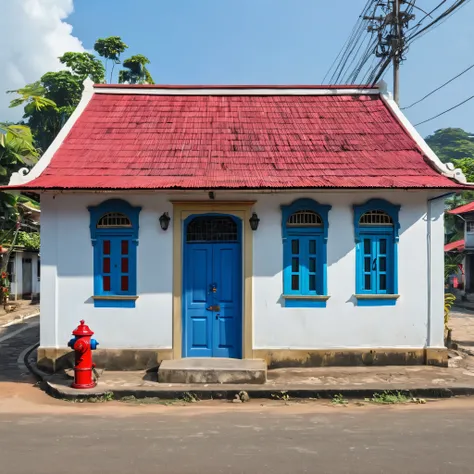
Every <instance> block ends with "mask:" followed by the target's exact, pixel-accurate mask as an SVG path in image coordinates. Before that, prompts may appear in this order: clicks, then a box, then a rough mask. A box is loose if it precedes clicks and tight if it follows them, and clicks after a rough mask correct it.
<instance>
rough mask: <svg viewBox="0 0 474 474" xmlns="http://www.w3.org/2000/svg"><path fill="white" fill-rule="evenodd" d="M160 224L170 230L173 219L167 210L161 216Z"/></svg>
mask: <svg viewBox="0 0 474 474" xmlns="http://www.w3.org/2000/svg"><path fill="white" fill-rule="evenodd" d="M159 220H160V226H161V228H162V230H168V227H169V225H170V221H171V217H170V216H169V214H168V213H167V212H164V213H163V214H162V215H161V216H160V219H159Z"/></svg>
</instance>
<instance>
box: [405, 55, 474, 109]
mask: <svg viewBox="0 0 474 474" xmlns="http://www.w3.org/2000/svg"><path fill="white" fill-rule="evenodd" d="M472 68H474V64H471V65H470V66H469V67H468V68H466V69H464V71H462V72H460V73H459V74H458V75H457V76H454V77H452V78H451V79H450V80H449V81H447V82H445V83H444V84H442V85H440V86H439V87H437V88H436V89H434V90H432V91H431V92H430V93H428V94H426V95H425V96H424V97H422V98H421V99H420V100H417V101H416V102H413V104H410V105H408V106H406V107H402V110H406V109H410V108H411V107H413V106H414V105H416V104H419V103H420V102H422V101H424V100H425V99H427V98H428V97H429V96H430V95H433V94H434V93H435V92H438V91H439V90H440V89H442V88H443V87H445V86H447V85H448V84H450V83H451V82H453V81H454V80H456V79H457V78H458V77H461V76H462V75H463V74H465V73H466V72H468V71H470V70H471V69H472Z"/></svg>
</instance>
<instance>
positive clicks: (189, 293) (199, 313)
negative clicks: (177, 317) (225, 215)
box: [183, 244, 213, 357]
mask: <svg viewBox="0 0 474 474" xmlns="http://www.w3.org/2000/svg"><path fill="white" fill-rule="evenodd" d="M185 250H186V251H185V265H184V282H185V287H184V313H185V314H184V327H183V333H184V345H183V352H184V354H183V355H184V357H212V352H213V347H212V339H213V314H212V311H209V310H208V308H209V306H210V303H211V300H210V297H209V290H210V285H211V283H212V244H187V245H186V248H185Z"/></svg>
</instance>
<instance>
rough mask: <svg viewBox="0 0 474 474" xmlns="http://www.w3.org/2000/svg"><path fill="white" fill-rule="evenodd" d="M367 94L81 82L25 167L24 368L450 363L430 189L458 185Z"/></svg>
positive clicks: (397, 115)
mask: <svg viewBox="0 0 474 474" xmlns="http://www.w3.org/2000/svg"><path fill="white" fill-rule="evenodd" d="M464 183H465V179H464V176H463V175H462V173H461V172H460V171H459V170H453V169H452V167H447V166H445V165H444V164H443V163H441V162H440V161H439V160H438V158H437V157H436V156H435V154H434V153H433V152H432V151H431V149H430V148H429V147H428V146H427V145H426V143H425V142H424V141H423V139H422V138H421V137H420V135H419V134H418V133H417V132H416V131H415V129H414V128H413V126H411V125H410V123H409V122H408V121H407V119H406V118H405V117H404V116H403V115H402V113H401V112H400V110H399V109H398V107H397V106H396V104H395V103H394V101H393V100H392V99H391V98H390V96H389V95H388V94H386V93H385V91H384V90H383V89H379V88H377V87H373V88H370V87H356V86H334V87H332V86H331V87H322V86H300V87H296V86H209V87H208V86H194V87H193V86H176V87H171V86H124V85H96V86H94V87H92V85H90V84H85V90H84V95H83V98H82V101H81V103H80V105H79V106H78V108H77V109H76V111H75V112H74V114H73V115H72V117H71V118H70V119H69V121H68V122H67V124H66V125H65V126H64V128H63V129H62V131H61V132H60V134H59V135H58V137H57V138H56V140H55V141H54V143H53V144H52V145H51V147H50V148H49V149H48V150H47V152H46V153H45V154H44V155H43V157H42V158H41V160H40V161H39V163H38V164H37V165H36V166H35V167H34V168H33V170H32V171H31V172H30V173H29V174H26V172H23V171H22V172H21V173H18V174H16V175H14V176H13V177H12V180H11V186H12V187H14V189H17V190H24V191H34V192H37V193H41V209H42V225H41V258H42V279H41V293H42V302H41V340H40V347H39V350H38V354H39V363H40V365H43V366H47V365H51V364H52V363H54V361H56V360H57V359H58V358H59V357H60V356H61V355H62V354H64V353H65V352H67V351H68V349H67V348H66V344H67V341H68V340H69V338H70V334H71V331H72V330H73V329H74V328H75V327H76V326H77V324H78V322H79V320H80V319H85V320H86V322H87V323H88V324H89V325H90V327H91V328H92V329H93V330H94V331H95V334H96V337H97V339H98V341H99V342H100V350H98V351H97V353H96V354H95V360H96V361H97V362H98V363H99V364H102V365H103V364H105V365H108V366H109V367H115V368H138V367H145V366H147V365H148V366H149V365H153V364H155V365H156V363H157V362H158V361H160V360H162V359H170V358H181V357H234V358H264V359H265V360H266V361H267V362H268V364H269V365H270V366H273V367H275V366H292V365H313V366H317V365H331V364H336V365H337V364H342V365H351V364H352V365H353V364H390V363H396V364H405V363H406V364H414V363H430V364H441V365H445V364H446V363H447V351H446V349H445V348H444V333H443V327H444V326H443V297H444V282H443V244H444V226H443V213H444V196H445V195H446V194H447V193H448V192H450V191H453V190H454V191H456V190H462V189H465V188H466V185H465V184H464Z"/></svg>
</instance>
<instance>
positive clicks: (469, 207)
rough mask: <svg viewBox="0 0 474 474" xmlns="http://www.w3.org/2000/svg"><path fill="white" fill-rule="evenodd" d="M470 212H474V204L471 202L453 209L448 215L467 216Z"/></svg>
mask: <svg viewBox="0 0 474 474" xmlns="http://www.w3.org/2000/svg"><path fill="white" fill-rule="evenodd" d="M468 212H474V202H469V203H467V204H464V205H463V206H459V207H456V209H451V210H450V211H448V214H466V213H468Z"/></svg>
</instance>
